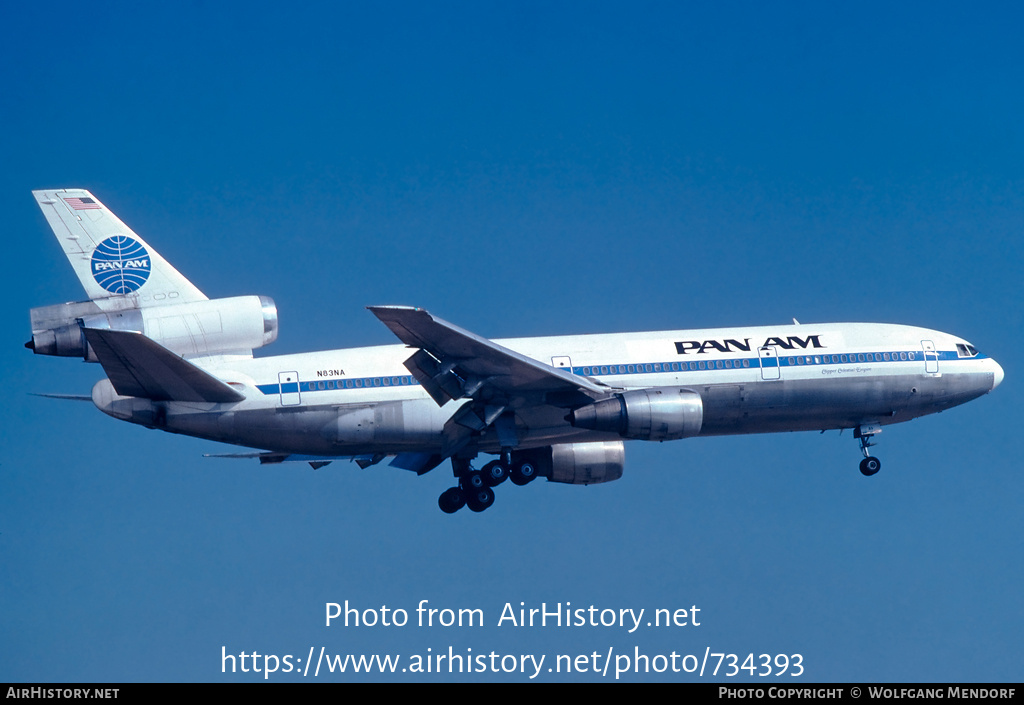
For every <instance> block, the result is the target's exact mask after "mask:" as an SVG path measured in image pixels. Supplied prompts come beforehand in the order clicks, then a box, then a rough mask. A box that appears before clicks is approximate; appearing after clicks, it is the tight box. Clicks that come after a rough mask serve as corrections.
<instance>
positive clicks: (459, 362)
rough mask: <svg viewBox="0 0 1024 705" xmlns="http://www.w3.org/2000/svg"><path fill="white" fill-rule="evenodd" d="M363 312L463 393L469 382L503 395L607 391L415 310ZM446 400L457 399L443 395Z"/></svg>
mask: <svg viewBox="0 0 1024 705" xmlns="http://www.w3.org/2000/svg"><path fill="white" fill-rule="evenodd" d="M369 309H370V311H372V312H373V314H374V315H375V316H377V318H379V319H380V320H381V322H383V323H384V325H386V326H387V327H388V328H390V329H391V332H393V333H394V334H395V335H397V336H398V339H399V340H401V341H402V342H403V343H405V344H406V345H408V346H410V347H413V348H419V349H420V350H423V351H426V352H427V353H429V354H430V356H431V357H433V358H434V360H435V361H436V362H437V363H438V364H439V366H440V368H445V367H451V368H452V370H454V371H455V372H456V374H458V375H459V377H460V378H461V379H462V380H463V382H466V383H468V384H465V385H464V387H466V388H464V390H463V391H468V389H467V388H469V387H471V386H472V384H473V383H474V382H480V381H484V382H485V383H486V384H487V385H488V386H490V387H492V388H498V389H500V390H502V391H504V392H506V393H507V394H523V393H531V392H547V393H551V392H555V393H557V392H575V391H583V392H591V393H593V394H597V395H601V396H603V395H606V394H607V393H608V392H609V391H611V390H610V388H609V387H607V386H605V385H603V384H601V383H599V382H596V381H594V380H592V379H589V378H587V377H581V376H579V375H575V374H573V373H572V372H569V371H568V370H566V369H563V368H557V367H552V366H551V365H547V364H545V363H543V362H540V361H539V360H534V359H533V358H531V357H527V356H526V355H521V354H520V353H517V352H515V351H514V350H509V349H508V348H506V347H502V346H501V345H498V344H497V343H494V342H491V341H490V340H488V339H487V338H482V337H480V336H478V335H476V334H474V333H470V332H469V331H467V330H463V329H462V328H459V327H458V326H456V325H453V324H451V323H449V322H448V321H444V320H441V319H440V318H437V317H436V316H432V315H431V314H430V313H428V312H427V311H424V310H423V309H421V308H411V307H407V306H370V307H369ZM415 357H416V356H413V358H414V359H415ZM421 361H422V362H428V361H426V360H421ZM406 366H407V367H408V366H409V365H408V363H407V364H406ZM425 366H426V365H424V367H425ZM440 368H439V369H440ZM410 371H411V372H412V373H413V375H415V376H416V378H417V379H419V380H420V382H421V383H422V382H423V380H422V379H420V376H419V375H417V374H416V370H413V369H411V368H410ZM422 371H423V372H430V371H431V370H422ZM460 373H461V374H460ZM435 376H436V375H435ZM431 386H433V385H431ZM442 388H443V387H442ZM459 396H474V395H472V394H468V395H459ZM448 398H458V396H456V395H448ZM445 401H447V399H446V400H445ZM438 403H442V402H438Z"/></svg>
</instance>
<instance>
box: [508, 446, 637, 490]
mask: <svg viewBox="0 0 1024 705" xmlns="http://www.w3.org/2000/svg"><path fill="white" fill-rule="evenodd" d="M625 462H626V450H625V448H624V447H623V443H622V441H600V442H597V443H564V444H562V445H557V446H545V447H543V448H531V449H529V450H516V451H513V452H512V465H513V466H517V465H520V466H521V465H525V464H529V465H532V466H533V468H534V472H535V473H536V475H537V476H539V477H546V478H548V480H550V481H551V482H565V483H568V484H570V485H594V484H597V483H599V482H611V481H612V480H618V479H619V478H620V477H622V468H623V466H624V465H625Z"/></svg>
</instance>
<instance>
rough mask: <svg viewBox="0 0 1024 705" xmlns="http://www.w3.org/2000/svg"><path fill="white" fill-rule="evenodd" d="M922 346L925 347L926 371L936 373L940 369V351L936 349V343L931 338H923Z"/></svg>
mask: <svg viewBox="0 0 1024 705" xmlns="http://www.w3.org/2000/svg"><path fill="white" fill-rule="evenodd" d="M921 348H922V349H924V371H925V372H927V373H929V374H935V373H936V372H938V371H939V353H938V351H937V350H936V349H935V343H933V342H932V341H930V340H922V341H921Z"/></svg>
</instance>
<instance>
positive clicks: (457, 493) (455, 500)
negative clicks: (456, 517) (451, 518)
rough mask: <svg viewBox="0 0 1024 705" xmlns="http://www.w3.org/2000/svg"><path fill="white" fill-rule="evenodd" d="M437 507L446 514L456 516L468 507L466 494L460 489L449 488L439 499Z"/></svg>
mask: <svg viewBox="0 0 1024 705" xmlns="http://www.w3.org/2000/svg"><path fill="white" fill-rule="evenodd" d="M437 506H439V507H440V508H441V511H442V512H444V513H445V514H454V513H455V512H457V511H459V510H460V509H462V508H463V507H464V506H466V493H465V492H464V491H463V490H462V488H460V487H449V488H448V489H446V490H445V491H444V492H442V493H441V496H440V497H438V498H437Z"/></svg>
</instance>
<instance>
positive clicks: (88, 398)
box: [29, 392, 92, 402]
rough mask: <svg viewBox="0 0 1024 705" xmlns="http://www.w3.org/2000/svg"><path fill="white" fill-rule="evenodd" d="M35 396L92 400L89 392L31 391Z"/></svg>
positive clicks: (65, 399)
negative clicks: (49, 392)
mask: <svg viewBox="0 0 1024 705" xmlns="http://www.w3.org/2000/svg"><path fill="white" fill-rule="evenodd" d="M29 394H31V395H32V396H34V397H46V398H47V399H63V400H64V401H90V402H91V401H92V396H90V395H88V394H47V393H46V392H29Z"/></svg>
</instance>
